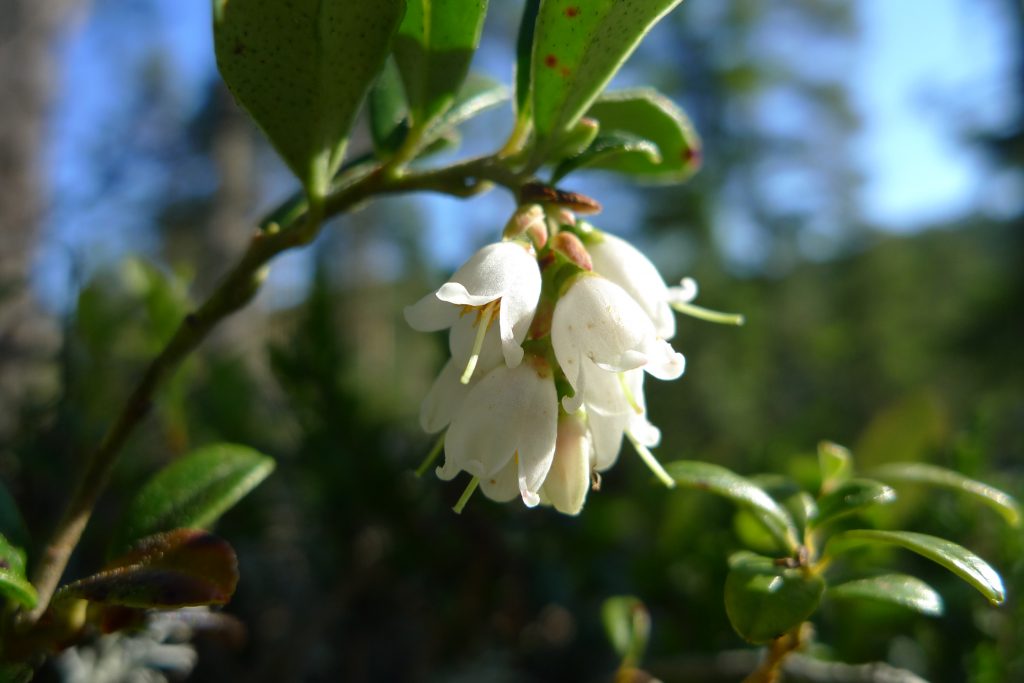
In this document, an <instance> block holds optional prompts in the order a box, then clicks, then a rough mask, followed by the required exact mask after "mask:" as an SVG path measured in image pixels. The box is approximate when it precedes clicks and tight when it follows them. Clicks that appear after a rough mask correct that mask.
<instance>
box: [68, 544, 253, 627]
mask: <svg viewBox="0 0 1024 683" xmlns="http://www.w3.org/2000/svg"><path fill="white" fill-rule="evenodd" d="M237 584H238V559H237V558H236V557H235V551H234V550H233V549H232V548H231V546H230V545H228V543H227V542H226V541H224V540H223V539H220V538H218V537H216V536H214V535H213V534H210V533H207V532H205V531H200V530H197V529H176V530H175V531H169V532H166V533H162V534H156V535H153V536H147V537H146V538H144V539H142V540H141V541H139V542H138V543H137V544H136V545H135V546H134V547H133V548H132V550H130V551H129V552H128V553H127V554H126V555H122V556H121V557H119V558H117V559H115V560H114V561H113V562H111V563H110V564H109V565H107V567H106V568H105V569H104V570H103V571H101V572H99V573H98V574H94V575H93V576H90V577H87V578H84V579H81V580H80V581H76V582H74V583H72V584H70V585H68V586H66V587H65V588H64V589H62V590H61V594H60V596H61V597H62V598H65V597H75V598H84V599H86V600H90V601H92V602H99V603H103V604H108V605H122V606H124V607H164V608H166V607H182V606H185V605H222V604H224V603H226V602H227V601H228V600H229V599H230V598H231V595H232V594H233V593H234V592H235V586H236V585H237Z"/></svg>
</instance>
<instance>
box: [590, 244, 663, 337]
mask: <svg viewBox="0 0 1024 683" xmlns="http://www.w3.org/2000/svg"><path fill="white" fill-rule="evenodd" d="M600 235H601V239H600V240H598V241H596V242H594V243H592V244H589V245H588V246H587V251H588V252H590V259H591V262H592V263H593V265H594V272H596V273H599V274H600V275H602V276H603V277H606V278H608V279H609V280H611V281H612V282H614V283H615V284H617V285H618V286H619V287H621V288H622V289H624V290H626V293H627V294H629V295H630V296H631V297H633V299H635V300H636V302H637V303H638V304H640V307H641V308H642V309H643V310H644V312H645V313H647V315H648V317H650V319H651V322H652V323H654V329H655V332H656V333H657V335H658V336H659V337H661V338H662V339H671V338H672V337H673V336H675V333H676V321H675V316H674V315H673V314H672V309H671V308H670V307H669V305H668V300H669V291H668V287H666V286H665V281H664V280H663V279H662V277H661V275H660V274H659V273H658V269H657V268H656V267H655V266H654V264H653V263H651V261H650V259H648V258H647V257H646V256H644V255H643V253H642V252H641V251H640V250H639V249H637V248H636V247H634V246H633V245H632V244H630V243H629V242H627V241H626V240H624V239H621V238H619V237H616V236H615V235H612V234H610V233H607V232H604V231H601V232H600Z"/></svg>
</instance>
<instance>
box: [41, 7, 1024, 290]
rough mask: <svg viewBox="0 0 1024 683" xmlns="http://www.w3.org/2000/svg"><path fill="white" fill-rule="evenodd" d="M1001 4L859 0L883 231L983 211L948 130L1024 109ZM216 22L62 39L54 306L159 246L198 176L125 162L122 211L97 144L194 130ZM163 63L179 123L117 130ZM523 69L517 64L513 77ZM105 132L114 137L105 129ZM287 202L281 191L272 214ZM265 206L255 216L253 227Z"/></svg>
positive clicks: (112, 13)
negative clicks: (152, 210)
mask: <svg viewBox="0 0 1024 683" xmlns="http://www.w3.org/2000/svg"><path fill="white" fill-rule="evenodd" d="M714 1H715V0H688V3H687V4H688V5H692V4H693V3H698V2H714ZM997 5H998V3H989V2H980V1H979V0H860V1H859V2H857V3H856V5H855V6H856V8H857V13H858V20H859V23H860V24H861V30H862V39H861V40H860V42H859V43H858V45H857V46H856V54H855V59H854V60H853V64H854V66H853V68H852V71H851V72H850V74H849V81H850V85H851V89H852V92H853V94H854V104H855V107H856V109H857V111H858V113H859V115H860V116H861V117H862V120H863V129H862V130H861V132H860V133H859V134H858V137H857V139H856V144H855V145H854V148H855V150H856V160H857V162H858V164H859V166H860V168H861V169H862V171H863V173H864V176H865V179H866V183H865V185H864V188H863V193H862V197H861V202H860V205H861V207H862V208H861V210H862V213H863V217H864V218H865V219H866V220H867V221H869V222H870V223H871V224H875V225H878V226H880V227H882V228H883V229H887V230H891V231H895V232H901V231H907V230H912V229H915V228H917V227H918V226H920V225H922V224H926V223H929V222H934V221H941V220H945V219H950V218H955V217H957V216H958V215H960V214H962V213H965V212H967V211H969V210H971V209H972V207H973V206H974V205H975V201H976V199H977V193H978V192H979V187H978V182H979V181H978V178H979V164H980V163H982V162H981V161H980V160H979V159H977V158H974V157H973V156H972V153H971V152H970V150H969V149H968V148H967V147H965V146H964V145H962V144H961V143H960V142H959V141H958V139H957V138H958V134H959V133H958V131H957V130H956V129H955V128H953V127H951V126H950V122H951V120H952V121H956V122H960V123H962V124H964V125H967V124H970V123H972V122H985V123H1000V122H1002V121H1006V120H1008V119H1009V117H1011V116H1012V115H1013V114H1014V113H1015V112H1013V111H1011V110H1010V109H1009V107H1010V106H1011V104H1013V103H1015V104H1016V106H1019V104H1020V103H1019V100H1018V99H1017V98H1015V97H1011V96H1010V93H1007V92H1005V90H1006V89H1007V88H1009V87H1010V86H1009V83H1010V78H1009V75H1008V69H1009V63H1008V61H1007V59H1008V55H1010V54H1011V53H1012V50H1011V43H1010V41H1012V40H1014V39H1019V37H1018V36H1014V35H1013V34H1012V33H1011V31H1010V29H1009V28H1007V27H1005V26H1003V25H1002V24H1001V23H1000V17H999V15H998V13H997V12H996V11H995V8H996V6H997ZM492 11H494V10H493V8H492ZM680 11H685V7H684V8H683V10H680ZM209 13H210V6H209V3H207V2H180V1H179V0H134V1H133V2H131V3H120V2H109V1H103V0H99V1H98V2H96V3H94V4H93V5H92V11H91V12H90V13H89V14H87V15H86V16H84V17H83V18H82V20H81V21H80V22H78V23H76V24H75V25H73V26H72V27H71V29H70V30H69V32H68V34H67V35H66V36H65V37H64V39H63V40H62V41H61V44H60V45H59V59H60V68H61V79H60V82H59V85H58V91H57V94H58V99H57V101H56V107H55V110H54V113H53V116H52V119H51V126H50V127H51V134H50V137H49V139H50V146H49V150H48V162H49V163H48V167H49V169H50V173H51V175H50V179H49V180H50V183H51V185H52V188H53V193H54V197H55V198H59V199H60V201H55V202H53V206H54V211H53V213H52V215H51V216H50V221H49V228H48V229H49V231H50V238H49V239H48V240H47V247H46V248H45V249H43V250H42V251H41V253H40V256H39V264H38V268H37V273H38V282H39V286H40V289H41V293H42V295H43V299H44V301H46V302H48V303H49V304H50V305H52V306H54V307H56V308H63V307H65V306H66V305H67V304H68V303H69V300H68V294H69V292H70V291H72V290H73V284H72V281H71V276H70V274H71V272H72V271H74V270H76V269H78V270H84V271H86V272H88V271H90V270H91V269H92V268H94V267H96V266H98V265H101V264H103V263H107V262H110V261H113V260H116V259H118V258H121V257H123V256H125V255H127V254H132V253H152V252H153V251H154V250H155V249H156V248H157V246H158V245H156V244H154V243H153V240H154V238H153V236H152V234H151V231H149V230H147V229H144V223H145V222H146V221H148V218H147V213H146V211H147V202H148V201H149V200H150V199H151V198H152V196H153V193H155V192H160V191H161V188H163V187H165V186H166V184H167V183H168V182H169V181H174V182H178V183H179V184H180V183H181V182H185V181H180V180H177V179H174V178H171V179H169V178H168V177H167V173H168V169H167V168H166V166H161V164H160V163H158V162H152V161H151V162H150V163H148V164H146V163H145V162H144V161H143V160H141V159H139V158H135V157H133V158H127V159H125V167H124V169H123V170H122V172H123V173H126V174H129V177H130V178H131V179H132V180H133V182H135V183H136V188H135V190H133V192H130V193H129V195H128V196H127V197H120V201H119V202H118V203H116V205H115V204H113V203H112V202H104V201H103V200H102V197H103V192H102V190H103V186H102V182H103V177H102V176H101V175H100V174H98V173H97V172H96V169H95V168H94V166H93V156H94V152H95V151H96V150H95V147H96V146H97V145H102V146H106V147H110V146H113V147H115V148H116V147H117V145H118V142H119V140H120V136H130V139H132V140H137V139H140V140H142V141H143V144H146V141H147V140H150V139H151V140H152V143H153V145H154V146H156V147H158V146H159V142H160V136H161V135H162V134H163V131H166V130H172V129H173V128H174V127H175V126H178V127H180V126H183V125H185V124H186V122H187V121H188V120H189V118H190V116H191V115H192V114H193V113H194V112H195V111H196V108H197V107H199V106H201V104H202V97H203V96H204V87H205V86H206V84H208V83H209V82H210V79H211V78H213V77H214V74H215V64H214V59H213V54H212V46H211V40H210V16H209ZM142 27H144V28H145V30H144V31H142V30H140V29H141V28H142ZM154 55H159V56H160V59H159V60H154ZM168 56H170V58H169V59H168ZM481 58H483V59H485V60H486V61H485V62H484V63H479V64H478V66H479V67H482V68H483V70H484V71H485V72H488V73H490V74H492V75H495V76H498V77H501V76H502V75H503V74H502V71H503V70H505V69H506V67H505V65H506V64H508V63H509V62H508V60H509V59H510V55H508V54H506V53H504V52H502V51H492V52H490V53H487V54H481ZM156 62H158V63H159V68H161V69H163V70H165V72H169V73H167V74H166V75H167V76H168V77H167V78H164V79H162V82H165V83H166V84H167V85H166V86H165V87H166V88H167V91H166V92H162V93H161V95H162V96H163V97H165V98H168V99H169V100H170V101H171V102H172V103H173V106H172V107H170V111H171V112H172V113H171V114H170V115H169V118H166V119H164V120H159V121H142V122H140V123H139V127H138V129H135V128H133V129H132V130H130V131H114V130H111V131H104V125H105V122H107V121H113V120H123V119H124V111H126V110H130V109H131V108H132V107H133V106H136V107H137V106H139V98H140V97H141V96H142V95H140V93H139V92H137V88H138V83H139V81H140V78H139V76H140V74H142V73H143V72H144V71H145V69H148V68H155V67H154V64H155V63H156ZM510 75H511V73H510V70H509V73H507V74H504V77H505V79H506V80H507V79H508V78H509V77H510ZM98 130H99V131H102V132H103V133H104V134H105V136H106V137H104V135H99V136H97V131H98ZM90 146H92V149H90ZM107 151H108V152H109V149H108V150H107ZM210 173H211V171H210V169H204V168H201V167H197V168H195V169H194V173H190V178H189V179H186V180H191V181H192V182H195V183H202V182H215V177H214V176H212V175H210ZM596 182H597V183H598V184H599V183H600V182H601V181H596ZM620 194H621V193H620ZM274 201H276V198H275V197H268V199H267V205H268V206H269V205H270V204H271V203H273V202H274ZM417 201H418V204H417V206H418V207H419V208H421V209H422V210H424V211H426V212H428V214H429V215H431V216H433V217H434V219H435V220H434V229H435V230H436V231H439V232H448V230H447V228H446V223H447V222H450V221H451V220H452V219H453V218H454V217H455V216H458V219H459V220H460V221H461V222H463V224H465V223H470V224H472V225H475V226H477V228H478V230H477V233H476V234H478V235H479V236H480V237H481V240H482V239H484V238H483V232H484V231H485V230H487V229H493V215H494V212H495V211H496V210H498V211H504V212H506V213H507V211H506V209H507V208H509V207H508V206H506V204H507V201H505V202H502V201H501V200H500V199H492V200H482V201H481V200H475V201H474V202H470V203H468V204H467V203H460V204H457V203H456V202H455V201H454V200H450V199H444V198H430V199H424V200H417ZM456 206H457V208H456ZM263 208H265V207H254V210H253V216H254V218H255V217H256V216H258V214H259V211H260V210H262V209H263ZM642 210H643V207H642V206H640V205H639V204H638V202H637V201H630V200H629V199H626V200H624V201H622V202H621V203H616V204H615V205H614V206H609V207H607V210H606V212H605V214H604V216H603V220H604V221H607V225H630V224H633V223H635V222H636V219H637V218H638V216H639V215H641V212H642ZM492 231H493V230H492ZM471 239H472V238H470V240H471ZM441 242H442V243H444V244H447V245H448V247H447V248H445V249H440V250H439V251H438V253H437V254H436V255H435V257H436V258H437V260H438V261H440V262H442V263H443V264H444V265H453V264H455V263H457V261H458V260H459V259H460V258H461V257H462V256H464V255H465V253H466V252H467V251H468V250H469V249H471V248H472V246H473V245H472V244H460V243H454V244H453V243H452V242H451V241H450V240H449V241H447V242H443V241H441ZM308 258H309V255H308V254H307V255H305V256H303V255H296V256H294V257H292V259H290V262H291V266H290V267H289V265H288V261H286V262H285V263H280V264H279V265H278V267H277V268H275V270H276V271H277V272H276V273H275V275H274V278H275V280H276V281H277V282H278V283H279V285H280V289H283V290H286V291H291V290H295V291H299V290H301V288H302V285H301V278H296V271H301V270H303V268H302V265H301V264H302V263H303V262H304V260H305V259H308ZM279 298H280V303H285V302H286V301H287V300H288V299H290V298H291V297H290V296H289V295H288V294H287V293H284V294H283V296H282V297H279Z"/></svg>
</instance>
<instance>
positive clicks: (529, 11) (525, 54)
mask: <svg viewBox="0 0 1024 683" xmlns="http://www.w3.org/2000/svg"><path fill="white" fill-rule="evenodd" d="M539 12H540V0H526V4H525V5H524V6H523V16H522V18H521V19H520V20H519V34H518V35H517V36H516V116H517V118H518V117H521V116H522V115H523V114H524V113H525V112H526V110H527V109H528V108H529V106H530V75H531V74H530V72H531V65H532V63H533V35H534V33H535V32H536V28H537V14H538V13H539Z"/></svg>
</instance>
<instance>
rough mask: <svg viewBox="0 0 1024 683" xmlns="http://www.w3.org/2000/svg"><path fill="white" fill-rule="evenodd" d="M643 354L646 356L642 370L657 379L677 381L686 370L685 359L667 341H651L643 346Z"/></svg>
mask: <svg viewBox="0 0 1024 683" xmlns="http://www.w3.org/2000/svg"><path fill="white" fill-rule="evenodd" d="M643 352H644V353H645V354H646V355H647V365H645V366H644V370H646V371H647V372H649V373H650V374H651V375H652V376H654V377H657V378H658V379H665V380H668V379H677V378H678V377H679V376H680V375H682V374H683V371H684V370H686V358H684V357H683V354H681V353H679V352H678V351H676V350H675V349H673V348H672V346H671V345H670V344H669V343H668V342H667V341H663V340H661V339H656V340H652V341H651V343H649V344H647V345H645V347H644V349H643Z"/></svg>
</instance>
